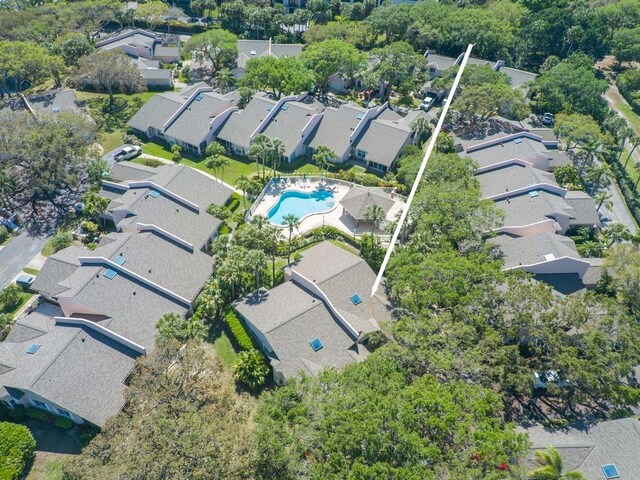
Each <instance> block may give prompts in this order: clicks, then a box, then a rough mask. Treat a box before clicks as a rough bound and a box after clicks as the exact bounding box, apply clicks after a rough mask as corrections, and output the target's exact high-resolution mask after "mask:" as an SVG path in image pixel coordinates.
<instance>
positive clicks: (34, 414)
mask: <svg viewBox="0 0 640 480" xmlns="http://www.w3.org/2000/svg"><path fill="white" fill-rule="evenodd" d="M27 417H29V418H33V419H34V420H42V421H43V422H46V421H48V420H49V414H48V413H47V412H45V411H44V410H39V409H37V408H27Z"/></svg>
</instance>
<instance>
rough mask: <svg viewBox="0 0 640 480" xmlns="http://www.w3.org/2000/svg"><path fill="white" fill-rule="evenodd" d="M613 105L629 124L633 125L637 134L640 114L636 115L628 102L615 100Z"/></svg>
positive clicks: (638, 132)
mask: <svg viewBox="0 0 640 480" xmlns="http://www.w3.org/2000/svg"><path fill="white" fill-rule="evenodd" d="M614 105H615V106H616V108H617V109H618V110H620V111H621V112H622V113H623V114H624V116H625V117H626V118H627V121H628V122H629V124H630V125H631V126H632V127H633V129H634V130H635V131H636V133H637V134H640V116H638V115H637V114H636V113H635V112H634V111H633V110H632V109H631V106H629V104H628V103H626V102H622V101H617V102H614Z"/></svg>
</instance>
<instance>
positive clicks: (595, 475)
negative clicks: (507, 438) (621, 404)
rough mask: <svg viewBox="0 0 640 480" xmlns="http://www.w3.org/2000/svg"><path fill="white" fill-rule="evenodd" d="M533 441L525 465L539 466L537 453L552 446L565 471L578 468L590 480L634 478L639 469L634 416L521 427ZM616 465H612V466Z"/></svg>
mask: <svg viewBox="0 0 640 480" xmlns="http://www.w3.org/2000/svg"><path fill="white" fill-rule="evenodd" d="M520 430H521V431H522V432H524V433H526V434H527V435H528V436H529V439H530V440H531V444H532V445H531V455H530V457H529V459H528V461H527V464H526V467H527V468H529V469H533V468H536V467H537V466H538V465H537V464H536V463H535V462H534V461H533V457H534V453H535V452H536V451H538V450H544V449H545V448H547V447H549V446H553V447H554V448H555V449H556V450H558V452H559V453H560V457H561V458H562V461H563V466H564V471H565V472H570V471H574V470H575V471H578V472H580V473H582V474H583V475H584V477H585V478H587V479H589V480H591V479H594V480H595V479H603V480H604V479H613V478H620V479H626V478H628V479H632V478H637V477H638V472H640V456H638V452H639V451H640V423H639V422H638V419H637V418H635V417H630V418H622V419H619V420H608V421H603V422H598V423H595V424H593V425H584V426H579V427H569V428H563V429H558V430H549V429H547V428H545V427H544V426H542V425H534V426H532V427H528V428H521V429H520ZM612 467H613V468H612Z"/></svg>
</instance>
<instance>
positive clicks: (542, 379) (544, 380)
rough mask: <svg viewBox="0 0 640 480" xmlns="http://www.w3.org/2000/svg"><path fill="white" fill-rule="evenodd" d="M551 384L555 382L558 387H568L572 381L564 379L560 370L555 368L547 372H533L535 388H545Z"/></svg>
mask: <svg viewBox="0 0 640 480" xmlns="http://www.w3.org/2000/svg"><path fill="white" fill-rule="evenodd" d="M549 384H554V385H556V386H558V387H568V386H569V385H570V383H569V382H568V381H566V380H563V379H562V378H561V376H560V374H559V373H558V372H556V371H555V370H547V371H546V372H535V373H534V374H533V388H535V389H545V388H547V386H548V385H549Z"/></svg>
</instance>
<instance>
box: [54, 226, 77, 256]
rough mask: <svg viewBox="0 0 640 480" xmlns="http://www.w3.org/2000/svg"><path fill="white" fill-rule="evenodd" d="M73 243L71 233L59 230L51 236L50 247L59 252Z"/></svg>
mask: <svg viewBox="0 0 640 480" xmlns="http://www.w3.org/2000/svg"><path fill="white" fill-rule="evenodd" d="M72 243H73V234H72V233H71V232H69V231H66V230H59V231H57V232H56V233H55V235H54V236H53V237H51V248H53V251H54V252H59V251H60V250H62V249H63V248H67V247H68V246H69V245H71V244H72Z"/></svg>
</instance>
